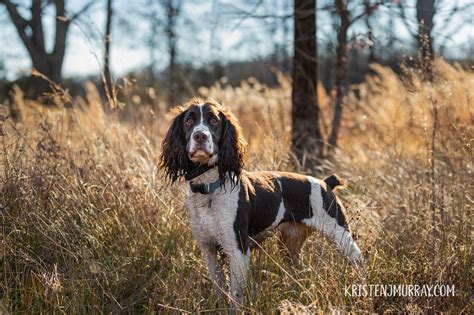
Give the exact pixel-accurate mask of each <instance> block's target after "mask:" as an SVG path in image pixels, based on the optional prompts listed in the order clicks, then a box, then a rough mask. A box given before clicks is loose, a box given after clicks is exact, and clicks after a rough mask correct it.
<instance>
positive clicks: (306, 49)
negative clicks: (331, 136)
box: [291, 0, 322, 166]
mask: <svg viewBox="0 0 474 315" xmlns="http://www.w3.org/2000/svg"><path fill="white" fill-rule="evenodd" d="M291 100H292V104H293V106H292V123H293V129H292V147H293V151H294V153H295V154H296V156H297V158H298V159H299V161H300V162H302V164H303V166H304V164H305V160H306V158H307V154H309V156H310V157H320V156H321V155H322V139H321V131H320V127H319V106H318V103H317V55H316V3H315V1H314V0H294V57H293V87H292V95H291Z"/></svg>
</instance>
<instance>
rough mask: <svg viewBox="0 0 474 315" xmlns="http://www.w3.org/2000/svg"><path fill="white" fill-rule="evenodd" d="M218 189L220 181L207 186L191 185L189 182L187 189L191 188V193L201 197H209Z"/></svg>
mask: <svg viewBox="0 0 474 315" xmlns="http://www.w3.org/2000/svg"><path fill="white" fill-rule="evenodd" d="M220 187H221V181H220V180H216V181H214V182H212V183H208V184H193V183H191V182H190V183H189V188H191V191H192V192H193V193H200V194H203V195H210V194H212V193H213V192H215V191H216V190H217V189H219V188H220Z"/></svg>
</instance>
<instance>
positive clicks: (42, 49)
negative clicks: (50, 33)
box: [0, 0, 94, 97]
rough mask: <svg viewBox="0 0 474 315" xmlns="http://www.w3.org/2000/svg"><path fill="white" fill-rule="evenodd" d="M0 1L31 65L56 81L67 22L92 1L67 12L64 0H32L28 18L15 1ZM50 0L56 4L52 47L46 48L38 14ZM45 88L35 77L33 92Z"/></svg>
mask: <svg viewBox="0 0 474 315" xmlns="http://www.w3.org/2000/svg"><path fill="white" fill-rule="evenodd" d="M0 4H3V5H4V6H5V7H6V9H7V11H8V15H9V16H10V19H11V21H12V22H13V24H14V25H15V28H16V30H17V32H18V35H19V36H20V38H21V41H22V42H23V45H24V46H25V48H26V50H27V51H28V54H29V56H30V58H31V63H32V66H33V68H34V69H35V70H36V71H39V72H40V73H41V74H43V75H44V76H46V77H48V78H49V79H50V80H52V81H54V82H60V81H61V71H62V66H63V61H64V55H65V52H66V38H67V33H68V29H69V26H70V25H71V23H72V22H73V21H74V20H75V19H77V18H78V17H79V16H80V15H81V14H82V13H84V12H85V11H87V10H88V9H89V8H90V7H91V6H92V5H93V4H94V1H90V2H88V3H87V4H86V5H84V6H83V7H82V8H81V9H80V10H79V11H77V12H76V13H75V14H72V15H69V16H67V15H66V7H65V2H64V0H54V1H42V0H32V1H31V6H30V15H31V18H29V19H27V18H25V17H23V16H21V15H20V13H19V12H18V4H16V3H13V2H12V1H10V0H0ZM50 4H53V5H54V6H55V8H56V13H55V16H56V27H55V36H54V44H53V49H52V51H50V52H48V51H47V50H46V45H45V34H44V28H43V20H42V18H43V13H44V11H45V7H46V6H48V5H50ZM47 89H48V83H47V82H46V81H44V80H42V79H38V80H37V82H35V84H34V90H33V96H34V97H37V96H39V95H41V94H42V93H43V92H45V91H46V90H47Z"/></svg>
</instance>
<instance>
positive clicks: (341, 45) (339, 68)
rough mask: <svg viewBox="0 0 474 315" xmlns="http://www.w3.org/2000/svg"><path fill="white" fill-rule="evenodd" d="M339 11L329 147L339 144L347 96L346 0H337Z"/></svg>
mask: <svg viewBox="0 0 474 315" xmlns="http://www.w3.org/2000/svg"><path fill="white" fill-rule="evenodd" d="M335 3H336V8H337V12H338V15H339V18H340V21H341V24H340V26H339V30H338V32H337V51H336V82H335V87H336V102H335V105H334V117H333V121H332V130H331V136H330V137H329V146H330V147H329V149H330V150H331V149H333V148H334V147H336V146H337V137H338V134H339V129H340V126H341V119H342V109H343V101H344V96H345V92H346V91H345V90H346V87H345V84H346V76H347V69H346V68H347V45H348V43H347V30H348V29H349V26H350V20H349V11H348V10H347V6H346V4H345V2H344V0H335Z"/></svg>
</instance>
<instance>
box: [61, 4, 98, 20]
mask: <svg viewBox="0 0 474 315" xmlns="http://www.w3.org/2000/svg"><path fill="white" fill-rule="evenodd" d="M95 3H97V1H90V2H88V3H87V4H86V5H84V6H83V7H82V8H81V9H80V10H79V11H77V12H76V13H74V14H73V15H72V16H71V17H70V18H68V19H67V20H68V22H69V23H72V22H73V21H74V20H76V19H77V18H79V17H80V16H81V15H82V14H83V13H85V12H87V11H88V10H89V9H90V8H91V7H92V6H93V5H94V4H95Z"/></svg>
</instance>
